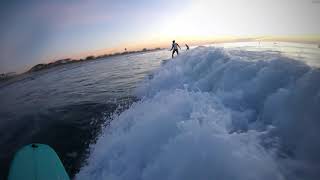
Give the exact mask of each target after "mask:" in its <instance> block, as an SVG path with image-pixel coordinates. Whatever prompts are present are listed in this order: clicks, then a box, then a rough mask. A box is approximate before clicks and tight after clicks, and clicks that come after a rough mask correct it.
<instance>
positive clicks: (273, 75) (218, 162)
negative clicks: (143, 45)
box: [0, 42, 320, 180]
mask: <svg viewBox="0 0 320 180" xmlns="http://www.w3.org/2000/svg"><path fill="white" fill-rule="evenodd" d="M169 53H170V52H168V51H167V50H164V51H157V52H150V53H146V54H132V55H126V56H118V57H112V58H106V59H102V60H98V61H92V62H85V63H79V64H70V65H66V66H63V67H56V68H54V69H50V70H48V71H44V72H39V73H34V74H31V75H26V76H24V77H22V78H20V79H18V80H15V81H14V82H10V83H7V84H0V87H1V88H0V97H1V100H2V103H1V105H0V106H1V107H0V114H1V117H2V118H1V122H0V123H1V124H0V128H1V129H0V133H1V134H0V140H1V141H0V142H1V147H4V148H1V159H3V160H4V161H2V162H5V163H1V166H2V167H7V164H8V161H9V159H10V157H11V156H12V153H13V151H14V150H15V149H17V148H18V147H20V146H22V145H23V144H25V143H30V142H33V141H37V142H41V143H46V144H50V145H51V146H53V147H54V148H55V149H57V151H58V154H59V155H60V156H61V157H62V159H63V161H64V164H65V166H66V167H67V170H68V172H69V174H71V175H74V174H76V176H75V177H76V179H97V180H98V179H221V180H223V179H245V180H250V179H317V178H318V177H320V154H319V153H318V152H319V150H320V142H319V141H318V139H319V137H320V131H319V129H320V123H319V121H318V119H319V115H320V114H319V112H320V111H319V107H320V106H319V105H320V96H319V95H320V85H319V83H318V82H320V70H319V64H320V63H319V62H320V58H319V57H320V52H319V48H317V46H316V45H307V44H295V43H282V42H278V43H260V44H259V43H232V44H215V45H208V46H203V47H195V48H193V49H192V50H190V51H188V52H183V53H181V55H180V56H179V57H177V58H175V59H174V60H172V61H167V62H166V63H164V62H163V61H162V60H165V59H168V58H169V57H170V54H169ZM2 164H3V165H2ZM1 169H3V168H1ZM79 169H80V171H79ZM78 171H79V172H78Z"/></svg>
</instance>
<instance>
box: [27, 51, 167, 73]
mask: <svg viewBox="0 0 320 180" xmlns="http://www.w3.org/2000/svg"><path fill="white" fill-rule="evenodd" d="M157 50H161V48H154V49H147V48H143V49H142V50H140V51H126V50H125V51H124V52H121V53H120V52H117V53H112V54H104V55H100V56H87V57H86V58H85V59H70V58H67V59H60V60H56V61H54V62H51V63H48V64H37V65H35V66H33V67H32V68H31V69H30V70H28V71H27V72H35V71H40V70H43V69H48V68H52V67H55V66H59V65H63V64H70V63H76V62H82V61H91V60H96V59H100V58H106V57H111V56H118V55H124V54H132V53H141V52H148V51H157Z"/></svg>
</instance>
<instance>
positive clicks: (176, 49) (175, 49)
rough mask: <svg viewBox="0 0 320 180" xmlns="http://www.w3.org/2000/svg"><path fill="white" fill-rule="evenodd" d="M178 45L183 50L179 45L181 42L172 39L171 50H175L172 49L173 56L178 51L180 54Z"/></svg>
mask: <svg viewBox="0 0 320 180" xmlns="http://www.w3.org/2000/svg"><path fill="white" fill-rule="evenodd" d="M178 47H179V49H180V50H181V47H180V46H179V44H178V43H176V42H175V40H173V41H172V47H171V49H170V51H172V50H173V51H172V58H173V55H174V53H175V52H177V55H179V51H178Z"/></svg>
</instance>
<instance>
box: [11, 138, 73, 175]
mask: <svg viewBox="0 0 320 180" xmlns="http://www.w3.org/2000/svg"><path fill="white" fill-rule="evenodd" d="M8 180H69V176H68V174H67V172H66V170H65V169H64V167H63V165H62V163H61V161H60V159H59V157H58V155H57V154H56V152H55V151H54V150H53V149H52V148H51V147H50V146H48V145H45V144H30V145H27V146H24V147H23V148H21V149H20V150H19V151H18V152H17V153H16V154H15V156H14V158H13V160H12V162H11V166H10V170H9V176H8Z"/></svg>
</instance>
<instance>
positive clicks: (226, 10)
mask: <svg viewBox="0 0 320 180" xmlns="http://www.w3.org/2000/svg"><path fill="white" fill-rule="evenodd" d="M319 17H320V0H319V1H317V0H183V1H182V0H180V1H178V0H123V1H122V0H68V1H65V0H56V1H46V0H28V1H14V0H13V1H7V2H1V6H0V18H1V28H0V63H1V64H0V73H3V72H10V71H16V72H22V71H25V70H26V69H27V68H30V67H32V66H33V65H35V64H38V63H41V62H49V61H52V60H54V59H58V58H65V57H80V56H85V55H88V54H90V53H93V54H94V53H97V52H99V53H103V52H110V51H117V50H118V51H119V50H121V49H124V48H125V47H127V48H128V49H129V50H130V49H140V48H142V47H156V46H161V47H164V46H167V47H170V43H171V40H172V39H176V40H178V41H180V42H181V41H182V42H197V41H204V40H208V41H210V40H215V39H217V38H218V39H219V38H220V39H223V38H228V37H248V36H263V37H264V36H302V35H319V34H320V23H319Z"/></svg>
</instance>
